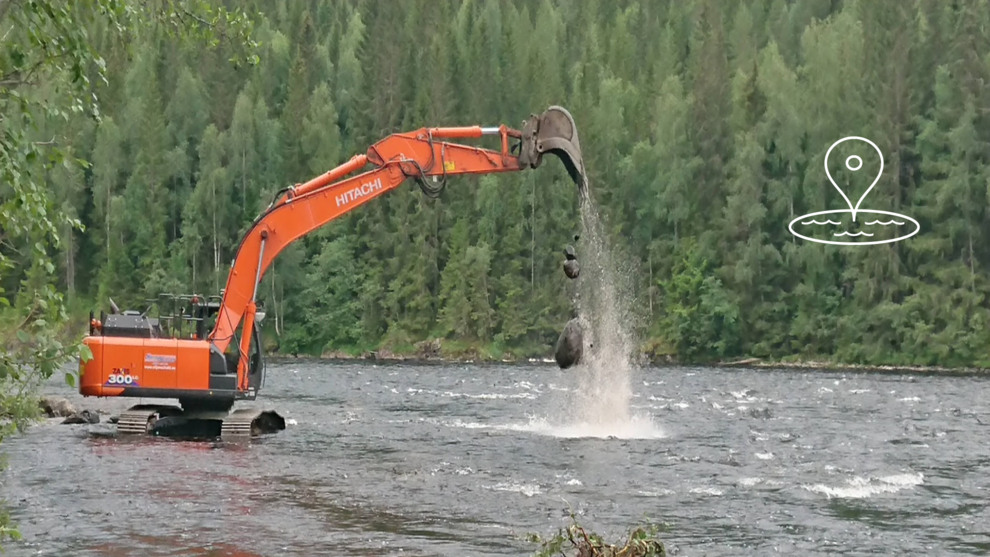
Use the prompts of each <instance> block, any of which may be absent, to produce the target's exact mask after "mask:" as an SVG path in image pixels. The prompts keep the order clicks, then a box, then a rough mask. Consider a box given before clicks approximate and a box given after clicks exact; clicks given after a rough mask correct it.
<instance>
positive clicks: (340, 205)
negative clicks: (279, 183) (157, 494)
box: [208, 106, 587, 391]
mask: <svg viewBox="0 0 990 557" xmlns="http://www.w3.org/2000/svg"><path fill="white" fill-rule="evenodd" d="M483 136H498V137H499V139H500V142H501V148H500V150H498V151H496V150H492V149H485V148H481V147H474V146H469V145H462V144H459V143H451V142H449V141H445V140H451V139H473V138H480V137H483ZM546 153H550V154H553V155H556V156H558V157H560V158H561V159H562V161H563V162H564V165H565V167H566V168H567V171H568V173H569V174H570V176H571V177H572V178H573V179H574V181H575V182H576V183H577V184H578V187H579V189H580V191H581V194H582V195H581V199H582V201H583V200H584V199H585V198H586V196H587V189H586V185H585V182H584V177H585V173H584V163H583V161H582V159H581V147H580V143H579V142H578V137H577V129H576V127H575V125H574V120H573V118H572V117H571V115H570V113H568V112H567V111H566V110H565V109H563V108H560V107H555V106H554V107H550V108H549V109H548V110H547V111H545V112H544V113H543V114H540V115H533V116H531V117H530V118H528V119H527V120H526V121H525V122H524V124H523V127H522V130H515V129H512V128H509V127H506V126H504V125H502V126H497V127H480V126H470V127H455V128H422V129H419V130H416V131H413V132H408V133H397V134H393V135H390V136H388V137H386V138H384V139H382V140H381V141H379V142H378V143H375V144H374V145H372V146H371V147H370V148H369V149H368V151H367V153H365V154H362V155H357V156H355V157H353V158H352V159H351V160H349V161H347V162H346V163H344V164H342V165H340V166H338V167H336V168H334V169H332V170H330V171H328V172H326V173H324V174H322V175H320V176H318V177H316V178H313V179H312V180H310V181H308V182H305V183H302V184H296V185H295V186H292V187H290V188H287V189H286V190H283V192H282V193H280V194H279V196H278V197H277V198H276V199H275V201H273V202H272V205H271V206H269V208H268V209H267V210H265V211H264V212H263V213H262V214H261V215H260V216H259V217H258V218H257V219H256V220H255V222H254V224H253V225H252V227H251V228H250V230H248V232H247V233H246V234H245V235H244V237H243V238H242V240H241V243H240V246H239V247H238V249H237V254H236V256H235V257H234V262H233V265H232V268H231V270H230V275H229V276H228V278H227V284H226V288H225V289H224V291H223V300H222V302H221V306H220V309H219V313H218V315H217V321H216V324H215V326H214V328H213V331H212V332H211V333H210V335H209V337H208V340H209V342H210V343H211V351H213V352H219V353H221V354H222V353H224V352H226V351H227V349H228V348H229V346H230V344H231V343H232V342H238V345H237V348H238V351H239V361H238V365H237V388H238V390H242V391H243V390H246V389H247V388H248V374H247V370H248V356H247V355H248V353H249V347H250V345H251V335H252V331H253V326H252V324H253V322H254V319H255V314H256V309H257V307H256V299H257V293H258V284H259V283H260V281H261V279H262V277H263V276H264V274H265V272H266V271H267V270H268V267H269V266H270V265H271V263H272V261H273V260H274V259H275V257H276V256H277V255H278V254H279V253H280V252H281V251H282V250H283V249H285V248H286V246H288V245H289V244H291V243H292V242H293V241H295V240H297V239H298V238H300V237H302V236H304V235H306V234H308V233H310V232H312V231H313V230H315V229H317V228H319V227H321V226H323V225H324V224H326V223H328V222H330V221H332V220H334V219H335V218H337V217H339V216H341V215H343V214H345V213H347V212H349V211H351V210H352V209H354V208H356V207H358V206H360V205H363V204H364V203H367V202H368V201H370V200H372V199H374V198H376V197H378V196H380V195H382V194H384V193H385V192H387V191H390V190H392V189H394V188H396V187H398V186H399V185H401V184H402V183H403V182H404V181H405V180H406V179H407V178H415V179H418V180H420V181H427V180H446V179H447V178H448V177H450V176H457V175H461V174H490V173H495V172H512V171H518V170H523V169H527V168H537V167H538V166H539V165H540V164H541V162H542V157H543V155H544V154H546ZM360 171H364V172H361V173H359V174H356V173H357V172H360ZM424 191H427V192H430V191H436V190H431V189H430V187H429V186H428V185H426V184H424ZM242 323H243V324H244V326H243V327H240V329H241V334H240V339H239V341H238V340H237V337H236V332H237V330H238V327H239V325H241V324H242Z"/></svg>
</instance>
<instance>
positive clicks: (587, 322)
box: [539, 179, 663, 439]
mask: <svg viewBox="0 0 990 557" xmlns="http://www.w3.org/2000/svg"><path fill="white" fill-rule="evenodd" d="M582 195H583V200H582V203H581V225H582V234H581V241H580V245H579V250H578V259H579V260H580V262H581V275H580V277H579V278H578V279H577V281H578V294H577V299H576V303H577V309H578V319H579V320H580V322H581V325H582V327H583V328H584V355H583V356H582V358H581V363H580V364H578V365H577V366H575V367H574V368H572V371H571V372H572V373H573V375H574V379H575V382H576V385H575V389H576V390H575V391H574V392H571V393H569V394H570V395H571V397H570V400H568V401H567V403H566V404H565V405H564V408H563V409H562V412H561V413H562V415H563V417H564V421H565V422H566V423H565V424H561V425H559V426H553V425H550V424H546V423H543V424H541V425H543V426H544V427H542V428H539V429H544V430H545V431H546V432H548V433H549V434H551V435H555V434H554V433H553V432H554V431H558V432H560V433H561V435H559V436H562V437H617V438H624V439H633V438H657V437H662V436H663V432H662V431H661V430H660V429H659V428H658V427H657V426H656V425H655V424H654V423H653V420H652V418H651V417H650V416H637V415H633V413H632V411H631V409H630V401H631V399H632V394H633V393H632V384H631V376H632V373H633V371H634V369H633V364H632V355H633V350H634V349H635V347H636V344H635V342H634V339H633V337H632V334H631V333H630V330H629V328H630V327H631V325H632V323H633V315H632V313H631V311H630V308H629V304H628V301H629V300H631V299H632V296H631V294H632V289H631V288H630V285H629V284H628V275H626V274H624V273H623V272H622V271H621V270H620V269H619V267H618V266H617V265H616V262H615V261H613V258H612V250H611V249H610V247H609V243H608V238H607V236H606V234H605V230H604V226H603V223H602V219H601V218H600V217H599V215H598V210H597V208H596V207H595V204H594V201H593V199H592V197H591V194H590V190H589V184H588V181H587V179H585V182H584V191H583V194H582Z"/></svg>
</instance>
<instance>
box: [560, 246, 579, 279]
mask: <svg viewBox="0 0 990 557" xmlns="http://www.w3.org/2000/svg"><path fill="white" fill-rule="evenodd" d="M564 274H565V275H567V278H569V279H576V278H577V277H578V275H579V274H581V266H580V265H578V261H577V255H576V253H575V251H574V246H567V247H565V248H564Z"/></svg>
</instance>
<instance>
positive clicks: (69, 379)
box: [65, 371, 76, 387]
mask: <svg viewBox="0 0 990 557" xmlns="http://www.w3.org/2000/svg"><path fill="white" fill-rule="evenodd" d="M65 384H66V385H68V386H70V387H75V386H76V375H75V374H74V373H72V372H71V371H67V372H65Z"/></svg>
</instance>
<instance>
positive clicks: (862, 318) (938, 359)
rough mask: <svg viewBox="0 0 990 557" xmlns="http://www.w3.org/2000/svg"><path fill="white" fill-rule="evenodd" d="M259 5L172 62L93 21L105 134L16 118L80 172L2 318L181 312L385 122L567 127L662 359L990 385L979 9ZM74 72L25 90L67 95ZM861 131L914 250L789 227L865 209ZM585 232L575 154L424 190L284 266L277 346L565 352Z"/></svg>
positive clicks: (652, 347) (7, 252)
mask: <svg viewBox="0 0 990 557" xmlns="http://www.w3.org/2000/svg"><path fill="white" fill-rule="evenodd" d="M234 4H235V3H231V7H233V6H234ZM236 6H237V7H238V8H239V9H241V10H243V11H244V12H245V13H246V14H248V15H249V16H250V18H251V20H252V21H253V29H252V32H251V38H252V39H253V41H256V43H257V45H256V47H253V48H252V49H251V53H250V56H247V57H244V56H241V55H240V54H241V51H242V50H243V46H242V45H231V44H230V43H228V42H226V41H224V40H218V41H216V42H217V44H216V45H215V46H213V47H212V48H205V47H204V46H203V45H202V44H201V43H199V42H195V41H180V40H176V39H175V38H174V36H173V34H172V33H170V32H169V29H168V27H167V25H165V24H163V23H162V22H161V21H159V22H158V25H157V26H156V25H154V24H153V25H149V26H147V27H143V28H142V29H141V30H140V32H137V33H133V34H131V35H129V37H128V38H127V40H126V41H122V40H121V39H120V37H119V36H118V35H117V34H116V33H114V32H113V29H112V25H113V24H112V23H110V22H108V20H107V19H106V18H104V17H102V16H101V13H100V12H99V11H97V10H93V13H89V14H88V15H87V17H84V18H82V19H79V20H78V23H79V25H80V26H81V28H82V30H83V31H84V32H85V33H86V37H87V40H89V41H92V43H93V45H94V48H95V50H96V52H97V53H98V55H99V56H98V58H96V59H95V60H94V61H91V62H90V64H89V66H87V67H83V68H80V71H82V72H84V73H86V74H88V75H96V70H97V69H99V68H97V67H96V66H98V65H100V64H103V65H105V67H104V68H103V70H104V74H105V76H106V81H105V82H104V81H102V80H97V79H93V80H92V85H91V86H92V88H93V90H94V91H95V92H96V93H97V95H98V98H99V103H98V114H94V111H93V110H85V109H82V108H79V107H70V109H69V110H65V111H61V112H58V113H35V114H32V117H31V118H7V117H6V114H5V121H4V122H3V123H2V124H0V127H2V128H3V131H4V134H5V137H7V138H8V139H9V138H11V137H25V138H28V139H30V140H31V141H32V142H34V144H35V145H38V147H37V148H36V149H35V151H37V152H39V153H42V154H43V153H45V144H46V143H47V142H52V143H54V144H58V145H59V146H60V147H61V148H62V149H63V150H64V151H65V152H66V154H67V155H68V157H67V159H66V160H67V161H72V160H74V159H80V160H82V161H86V163H85V164H70V163H66V164H56V165H51V164H45V161H44V160H43V159H44V157H43V156H42V157H36V158H37V159H38V160H35V157H32V158H30V160H28V159H25V160H24V161H22V162H23V164H22V165H21V166H20V167H18V168H32V169H34V170H33V172H34V176H35V177H36V178H37V179H38V180H39V183H41V184H43V188H42V189H41V190H40V191H41V194H47V198H46V199H47V200H46V202H45V203H46V204H45V205H44V207H47V211H49V212H50V214H52V215H56V216H57V218H54V219H53V221H52V222H54V223H55V225H56V226H57V236H58V237H59V238H60V241H59V242H58V243H57V244H56V243H55V242H54V241H52V238H53V235H52V234H50V233H49V231H44V230H41V231H38V230H33V229H30V227H28V228H25V229H24V230H19V231H17V234H7V232H11V230H10V229H9V228H8V227H7V226H6V225H4V226H0V228H2V230H0V236H2V240H3V243H2V249H3V251H4V263H5V265H6V266H5V268H4V269H3V270H2V276H0V286H2V289H3V291H2V295H3V296H5V300H6V301H7V302H9V304H6V305H7V306H10V308H16V307H18V305H19V304H21V305H23V303H24V302H23V300H20V301H19V299H18V298H19V293H20V294H21V295H22V296H23V295H24V293H25V292H36V291H37V289H41V288H45V286H46V285H48V284H53V285H54V288H55V289H56V291H58V292H61V293H62V294H63V295H64V298H65V300H66V301H67V304H68V307H69V308H70V310H71V312H70V313H71V314H72V315H74V319H76V320H82V321H84V320H85V315H86V313H87V312H88V311H89V310H90V309H93V308H99V307H104V308H105V307H106V305H107V299H108V297H112V298H113V299H114V300H115V301H116V302H117V304H118V305H120V306H121V307H125V306H126V307H133V308H136V309H144V307H145V306H146V305H147V304H146V302H145V300H147V299H148V298H151V297H153V296H155V295H157V294H158V293H160V292H173V293H175V292H195V293H201V294H215V293H217V292H218V290H219V289H220V288H221V287H222V286H223V284H224V280H225V277H226V274H227V272H228V270H229V268H230V263H231V259H232V257H233V255H234V252H235V249H236V247H237V243H238V240H239V238H240V236H241V235H242V234H243V233H244V231H245V230H246V228H247V227H248V226H249V225H250V223H251V222H252V220H253V219H254V218H255V217H256V216H257V215H258V213H259V212H260V211H262V210H263V209H264V208H265V207H266V206H267V205H268V203H269V202H270V201H271V200H272V198H273V196H274V195H275V193H276V192H277V191H278V190H280V189H282V188H283V187H285V186H287V185H291V184H293V183H297V182H302V181H305V180H307V179H309V178H310V177H312V176H315V175H317V174H320V173H322V172H324V171H326V170H328V169H330V168H332V167H334V166H336V165H337V164H340V163H341V162H344V161H346V160H347V159H348V158H349V157H351V156H352V155H354V154H357V153H362V152H364V151H365V150H366V149H367V147H368V146H369V145H371V144H372V143H374V142H375V141H377V140H378V139H380V138H382V137H383V136H385V135H387V134H389V133H391V132H396V131H408V130H413V129H416V128H419V127H423V126H441V125H473V124H481V125H497V124H500V123H504V124H507V125H510V126H518V125H520V124H521V122H522V120H523V119H524V118H526V117H527V116H529V115H530V114H531V113H534V112H540V111H542V110H544V109H545V108H546V107H547V106H549V105H561V106H564V107H566V108H568V109H569V110H570V111H571V113H572V114H573V115H574V118H575V120H576V122H577V125H578V129H579V132H580V135H581V144H582V148H583V151H584V157H585V165H586V168H587V170H588V172H589V176H590V179H591V185H592V191H593V194H594V196H595V199H596V201H597V203H598V204H599V206H600V209H601V213H602V215H603V216H604V218H605V219H606V221H607V225H608V232H609V233H610V234H611V239H612V242H613V245H614V249H615V250H616V253H618V254H620V257H619V260H620V261H622V262H623V265H624V266H625V267H627V269H626V271H625V272H627V273H629V275H630V278H631V282H632V283H633V290H634V291H633V292H629V293H627V294H628V296H629V297H630V298H631V300H632V302H631V305H632V306H633V307H635V308H636V309H637V312H638V320H637V321H636V323H635V325H636V327H637V331H638V334H639V338H641V339H642V341H643V349H644V350H645V351H647V352H648V353H649V354H651V355H653V356H654V357H663V356H664V355H672V356H673V357H675V358H677V359H680V360H685V361H687V360H691V361H704V360H725V359H732V358H739V357H747V356H753V357H760V358H772V359H781V358H789V357H797V358H802V359H828V360H832V361H835V362H844V363H868V364H918V365H946V366H968V365H983V366H986V365H988V364H990V334H988V331H987V325H988V323H990V302H988V300H987V296H986V293H987V292H988V287H990V280H988V279H990V212H988V210H987V207H988V203H990V169H988V167H987V162H988V159H990V125H988V124H990V87H988V86H987V84H988V83H990V33H988V32H987V29H990V3H988V2H986V1H957V2H942V1H936V0H910V1H909V0H903V1H883V2H881V1H855V0H846V1H842V0H802V1H797V2H783V1H776V0H741V1H733V2H729V1H716V0H689V1H681V2H659V1H639V2H636V1H621V2H611V1H599V0H575V1H550V0H541V1H524V0H517V1H486V2H482V1H470V0H466V1H456V2H455V1H446V0H421V1H408V2H382V1H368V0H357V1H335V2H316V1H303V0H298V1H291V2H269V1H261V0H255V1H249V2H238V3H236ZM0 21H4V22H5V26H4V28H3V29H0V35H3V33H8V32H11V30H10V29H9V27H10V26H9V21H5V20H3V19H2V15H0ZM12 32H14V33H16V32H17V31H16V29H15V30H13V31H12ZM221 39H222V37H221ZM3 48H4V49H6V50H5V52H4V54H3V57H2V59H3V60H4V63H5V64H8V65H9V64H11V63H14V62H16V60H15V59H14V58H13V57H15V56H17V53H16V52H12V50H11V49H8V48H7V46H4V47H3ZM253 56H257V61H256V63H253V64H252V63H250V62H252V61H253V60H251V59H250V58H251V57H253ZM232 57H233V58H235V60H234V61H233V62H232V61H231V58H232ZM11 60H13V61H14V62H11ZM60 75H62V77H60V78H58V79H55V78H53V79H50V80H42V81H38V82H34V83H31V84H30V85H28V86H24V87H20V88H19V89H17V90H16V91H17V92H18V94H19V95H22V96H23V95H38V96H45V95H50V94H57V93H58V90H59V88H60V87H62V86H63V81H64V80H65V79H68V78H67V77H65V76H64V74H60ZM7 77H8V78H9V77H10V76H9V75H7ZM3 86H4V87H7V85H3ZM10 90H11V91H14V89H10ZM5 91H7V93H9V91H8V90H6V89H5ZM7 93H5V95H3V96H0V98H2V99H3V102H4V103H5V105H4V106H5V107H6V108H5V112H6V111H9V110H11V107H12V106H14V105H13V104H12V103H14V102H15V101H14V100H12V99H13V97H11V96H10V95H9V94H7ZM71 108H78V109H76V110H72V109H71ZM8 114H9V112H8ZM850 135H856V136H864V137H867V138H870V139H871V140H872V141H874V142H875V143H876V144H877V145H878V146H879V148H880V149H881V151H882V152H883V155H884V158H885V161H886V166H885V169H884V173H883V175H882V177H881V178H880V181H879V182H878V183H877V185H876V187H875V189H874V190H873V191H872V193H871V194H870V198H869V199H870V208H874V209H881V210H888V211H896V212H900V213H904V214H907V215H910V216H913V217H914V218H916V219H917V220H918V221H919V222H920V224H921V231H920V233H919V234H917V235H916V236H914V237H912V238H910V239H908V240H905V241H901V242H897V243H892V244H884V245H877V246H869V247H845V246H829V245H822V244H816V243H812V242H806V241H802V240H800V239H797V238H795V237H794V236H793V235H792V234H791V233H790V232H789V231H788V228H787V224H788V223H789V222H790V221H791V220H792V219H793V218H795V217H796V216H799V215H802V214H806V213H810V212H813V211H818V210H824V209H837V208H842V207H844V206H845V205H844V203H845V202H844V201H843V200H842V199H841V197H840V196H839V195H838V194H837V192H836V191H835V190H834V189H833V188H832V186H831V184H830V183H829V182H828V179H827V177H826V176H825V174H824V171H823V160H824V156H825V153H826V151H827V149H828V148H829V146H830V145H831V144H832V143H833V142H835V141H836V140H838V139H839V138H842V137H845V136H850ZM10 145H14V143H11V142H9V141H8V142H7V143H5V146H6V147H5V149H8V147H9V146H10ZM12 152H13V151H10V152H7V151H5V157H7V156H10V153H12ZM4 160H5V161H6V159H4ZM5 176H6V177H7V180H8V182H9V181H10V180H11V175H10V174H9V173H8V174H5ZM13 191H14V190H12V189H11V187H10V185H9V183H8V184H0V192H3V196H4V197H5V199H4V200H3V210H4V213H3V215H0V218H3V219H7V218H8V216H9V215H8V212H9V211H16V210H19V209H18V200H16V199H12V198H11V196H12V195H13V193H12V192H13ZM17 191H20V190H17ZM76 224H79V225H81V226H76ZM579 227H580V219H579V216H578V197H577V191H576V188H575V187H574V185H573V183H572V182H571V181H570V179H569V178H568V176H567V174H566V172H565V171H564V170H563V167H562V166H561V165H560V164H559V163H557V161H548V162H546V163H545V164H544V165H543V167H541V168H540V169H537V170H535V171H528V172H520V173H510V174H506V175H499V176H486V177H482V178H459V179H456V180H451V181H450V183H449V184H448V186H447V187H446V189H445V190H444V191H443V194H442V195H441V196H440V198H439V199H430V198H429V197H427V196H424V195H423V194H422V192H420V190H419V188H417V187H416V185H415V183H414V182H413V181H409V183H408V184H407V185H406V186H403V187H402V188H400V189H399V190H398V191H396V192H393V193H391V194H389V195H386V196H385V197H383V198H381V199H378V200H375V201H373V202H371V203H370V204H369V205H366V206H364V207H361V208H359V209H358V210H356V211H353V212H352V213H351V214H349V215H347V216H345V217H343V218H341V219H338V220H337V221H334V222H333V223H331V224H330V225H328V226H326V227H324V228H323V229H321V230H320V231H319V232H318V233H315V234H312V235H310V236H309V237H307V238H305V239H303V240H301V241H300V242H298V243H297V244H295V245H294V246H293V247H291V248H290V249H288V250H287V251H286V252H284V253H283V254H282V255H281V256H280V257H279V259H278V260H277V262H276V264H275V266H274V267H273V268H272V269H271V270H270V271H269V272H268V274H267V275H266V276H265V277H264V279H263V282H262V286H261V295H262V296H261V297H262V301H263V303H264V306H265V309H266V312H267V315H268V316H267V317H266V321H265V325H266V331H265V338H266V342H267V344H268V346H269V348H270V349H272V350H277V352H278V353H282V354H294V353H298V354H304V353H309V354H320V353H325V352H330V351H344V352H351V353H362V352H366V351H369V350H379V349H383V350H389V351H393V352H397V353H402V352H409V351H414V350H416V348H415V347H416V345H417V343H421V342H422V341H426V340H430V339H436V338H441V339H445V343H446V344H445V346H447V347H448V349H449V350H452V351H453V350H476V351H478V352H479V353H480V355H481V356H489V357H508V356H516V357H530V356H547V355H549V354H550V350H551V346H552V343H553V342H554V340H555V339H556V336H557V334H558V333H559V331H560V329H561V327H562V326H563V324H564V323H565V322H566V321H567V319H568V318H569V317H570V314H571V298H570V296H571V294H570V290H569V285H568V282H567V279H566V278H565V277H564V275H563V273H562V271H561V268H560V264H561V261H562V260H563V256H562V252H561V250H562V248H563V247H564V246H565V245H566V244H567V243H569V242H571V241H572V240H573V235H574V234H575V233H578V232H579V231H580V230H579ZM39 242H40V245H39ZM35 247H37V248H38V249H41V250H44V251H46V252H47V253H48V254H49V255H50V256H51V259H50V261H48V260H46V261H45V262H50V265H44V264H42V263H39V261H40V260H39V259H38V257H37V254H36V251H35ZM3 311H7V312H13V311H15V310H14V309H9V308H8V309H6V310H3ZM7 322H9V323H13V321H11V320H7V321H5V323H7Z"/></svg>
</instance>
